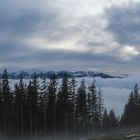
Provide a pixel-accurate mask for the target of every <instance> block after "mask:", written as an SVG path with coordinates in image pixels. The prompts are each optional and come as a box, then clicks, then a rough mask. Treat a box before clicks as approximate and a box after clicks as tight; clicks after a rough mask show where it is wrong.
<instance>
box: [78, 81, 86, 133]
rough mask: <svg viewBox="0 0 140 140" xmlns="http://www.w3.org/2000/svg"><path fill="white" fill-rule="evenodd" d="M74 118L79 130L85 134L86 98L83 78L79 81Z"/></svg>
mask: <svg viewBox="0 0 140 140" xmlns="http://www.w3.org/2000/svg"><path fill="white" fill-rule="evenodd" d="M76 118H77V127H78V128H79V132H80V133H83V134H85V132H86V121H87V100H86V86H85V81H84V79H83V80H82V81H81V85H80V87H79V88H78V91H77V100H76Z"/></svg>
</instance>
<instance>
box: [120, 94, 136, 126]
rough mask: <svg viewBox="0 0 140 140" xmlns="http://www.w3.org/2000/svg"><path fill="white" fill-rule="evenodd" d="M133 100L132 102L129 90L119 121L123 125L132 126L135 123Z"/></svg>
mask: <svg viewBox="0 0 140 140" xmlns="http://www.w3.org/2000/svg"><path fill="white" fill-rule="evenodd" d="M134 110H135V102H134V94H133V92H131V94H130V95H129V99H128V103H127V104H126V105H125V108H124V114H123V116H122V119H121V123H122V125H124V126H134V125H135V116H134Z"/></svg>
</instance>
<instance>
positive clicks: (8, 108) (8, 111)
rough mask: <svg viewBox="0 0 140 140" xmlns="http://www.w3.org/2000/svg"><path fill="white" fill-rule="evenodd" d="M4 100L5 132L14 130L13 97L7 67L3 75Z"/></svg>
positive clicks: (3, 118)
mask: <svg viewBox="0 0 140 140" xmlns="http://www.w3.org/2000/svg"><path fill="white" fill-rule="evenodd" d="M2 102H3V113H2V114H3V115H2V122H3V130H4V132H7V131H10V130H11V131H13V127H14V126H13V122H12V119H13V115H14V114H13V112H12V111H13V98H12V94H11V91H10V86H9V79H8V72H7V70H6V69H5V70H4V72H3V75H2Z"/></svg>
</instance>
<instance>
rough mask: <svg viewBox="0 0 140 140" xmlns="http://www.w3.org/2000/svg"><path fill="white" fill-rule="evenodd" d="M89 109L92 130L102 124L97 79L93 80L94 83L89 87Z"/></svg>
mask: <svg viewBox="0 0 140 140" xmlns="http://www.w3.org/2000/svg"><path fill="white" fill-rule="evenodd" d="M88 96H90V99H89V106H90V107H89V110H90V115H91V117H90V118H91V122H92V124H91V125H92V130H95V129H98V128H99V126H100V116H99V115H100V114H99V108H98V107H99V106H98V97H97V91H96V85H95V80H94V81H93V83H92V85H91V86H90V87H89V95H88Z"/></svg>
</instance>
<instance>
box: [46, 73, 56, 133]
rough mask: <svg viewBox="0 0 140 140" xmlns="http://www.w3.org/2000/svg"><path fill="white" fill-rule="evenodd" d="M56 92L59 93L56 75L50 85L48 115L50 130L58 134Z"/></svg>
mask: <svg viewBox="0 0 140 140" xmlns="http://www.w3.org/2000/svg"><path fill="white" fill-rule="evenodd" d="M56 94H57V81H56V76H55V75H54V76H53V77H52V78H51V79H50V81H49V85H48V101H47V110H48V112H47V115H48V122H47V125H48V126H49V132H53V133H54V135H56Z"/></svg>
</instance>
